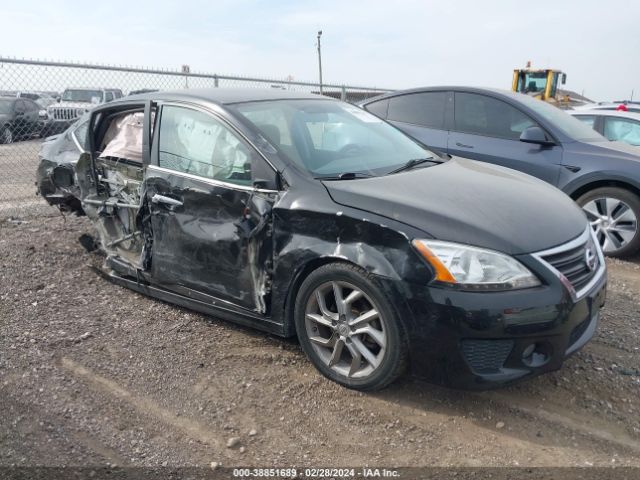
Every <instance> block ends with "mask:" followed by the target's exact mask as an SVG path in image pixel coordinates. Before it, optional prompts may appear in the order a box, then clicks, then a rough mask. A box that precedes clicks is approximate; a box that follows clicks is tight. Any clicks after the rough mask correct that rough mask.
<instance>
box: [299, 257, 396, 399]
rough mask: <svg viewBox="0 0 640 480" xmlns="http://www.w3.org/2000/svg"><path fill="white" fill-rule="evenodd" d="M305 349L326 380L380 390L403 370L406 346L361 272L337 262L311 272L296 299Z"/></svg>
mask: <svg viewBox="0 0 640 480" xmlns="http://www.w3.org/2000/svg"><path fill="white" fill-rule="evenodd" d="M295 322H296V330H297V333H298V338H299V340H300V344H301V346H302V349H303V350H304V352H305V353H306V354H307V356H308V357H309V359H310V360H311V362H312V363H313V364H314V365H315V367H316V368H317V369H318V370H319V371H320V372H321V373H322V374H323V375H325V376H326V377H327V378H329V379H331V380H333V381H335V382H337V383H339V384H341V385H344V386H345V387H348V388H353V389H356V390H379V389H381V388H384V387H385V386H387V385H388V384H389V383H391V382H393V381H394V380H395V379H396V378H397V377H398V376H399V375H400V374H401V373H402V372H403V370H404V368H405V365H406V360H407V345H406V343H407V342H406V339H405V336H404V333H403V332H404V330H403V329H402V327H401V325H400V324H399V321H398V318H397V315H396V313H395V309H394V308H393V307H392V305H391V302H390V301H389V300H388V299H387V297H386V295H385V294H384V292H383V290H382V289H381V288H380V286H378V285H377V284H376V282H375V281H374V280H373V279H372V278H370V276H368V275H367V273H366V272H365V271H364V270H362V269H361V268H359V267H356V266H354V265H348V264H341V263H332V264H328V265H324V266H322V267H320V268H318V269H317V270H315V271H314V272H312V273H311V274H310V275H309V276H308V277H307V278H306V279H305V281H304V282H303V283H302V285H301V287H300V290H299V292H298V295H297V298H296V305H295Z"/></svg>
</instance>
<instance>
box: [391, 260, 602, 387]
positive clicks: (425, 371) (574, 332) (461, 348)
mask: <svg viewBox="0 0 640 480" xmlns="http://www.w3.org/2000/svg"><path fill="white" fill-rule="evenodd" d="M597 275H598V278H597V280H596V281H594V283H593V285H592V286H591V288H590V289H589V291H588V292H586V293H585V294H584V295H583V296H581V297H580V298H579V299H576V298H575V297H574V296H572V294H571V292H570V291H569V290H567V288H566V287H565V286H564V285H563V284H562V282H561V281H560V280H559V279H558V278H557V277H554V275H549V276H548V277H547V278H545V279H544V280H545V284H544V285H543V286H541V287H537V288H531V289H525V290H516V291H510V292H493V293H486V292H485V293H479V292H464V291H455V290H451V289H446V288H439V287H433V286H429V287H426V288H425V287H424V286H414V285H412V286H409V287H407V286H406V285H405V291H404V295H403V296H404V297H405V298H406V299H407V301H406V309H407V311H406V312H405V316H404V318H405V319H407V318H408V319H410V320H409V321H406V322H405V327H406V328H407V330H408V334H409V335H408V337H409V343H410V357H411V367H412V373H413V374H414V375H416V376H418V377H422V378H425V379H427V380H429V381H431V382H434V383H439V384H444V385H447V386H451V387H455V388H463V389H487V388H492V387H496V386H501V385H505V384H508V383H511V382H514V381H517V380H521V379H524V378H529V377H533V376H536V375H539V374H541V373H545V372H549V371H553V370H557V369H559V368H560V367H561V366H562V363H563V362H564V360H565V359H566V358H567V357H569V356H570V355H572V354H573V353H575V352H576V351H578V350H579V349H580V348H582V347H583V346H584V345H585V344H586V343H587V342H588V341H589V340H590V339H591V338H592V337H593V335H594V333H595V331H596V328H597V325H598V322H599V318H600V309H601V307H602V306H603V305H604V303H605V298H606V284H607V275H606V267H605V266H604V265H602V268H601V270H600V271H599V272H598V274H597ZM407 288H408V289H409V291H407V290H406V289H407Z"/></svg>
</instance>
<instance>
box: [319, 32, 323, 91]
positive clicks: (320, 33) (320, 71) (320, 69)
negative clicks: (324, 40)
mask: <svg viewBox="0 0 640 480" xmlns="http://www.w3.org/2000/svg"><path fill="white" fill-rule="evenodd" d="M321 36H322V30H318V71H319V73H320V95H322V50H321V49H320V37H321Z"/></svg>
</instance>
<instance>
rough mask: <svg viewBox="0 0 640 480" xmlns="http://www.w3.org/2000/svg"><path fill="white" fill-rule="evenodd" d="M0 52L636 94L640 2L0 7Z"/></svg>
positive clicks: (115, 0)
mask: <svg viewBox="0 0 640 480" xmlns="http://www.w3.org/2000/svg"><path fill="white" fill-rule="evenodd" d="M0 12H1V14H0V19H1V20H0V55H2V56H5V55H6V56H16V57H28V58H38V59H42V58H47V59H55V60H74V61H90V62H97V63H115V64H129V65H138V66H149V67H170V68H179V67H180V65H182V64H189V65H190V66H191V70H192V71H202V72H212V73H213V72H215V73H219V74H224V73H226V74H239V75H252V76H268V77H273V78H285V77H287V76H288V75H292V76H293V77H294V78H295V79H296V80H310V81H316V80H317V55H316V49H315V43H316V38H315V37H316V32H317V30H318V29H322V31H323V36H322V54H323V69H324V79H325V81H326V82H330V83H339V84H342V83H347V84H349V83H351V84H357V85H366V86H378V87H389V88H410V87H416V86H427V85H443V84H449V85H477V86H489V87H497V88H507V89H508V88H510V84H511V76H512V70H513V68H514V67H518V66H524V65H525V63H526V62H527V60H531V61H532V63H533V66H538V67H547V66H550V67H554V68H560V69H562V70H563V71H564V72H566V73H567V76H568V78H567V84H566V88H569V89H571V90H574V91H576V92H578V93H582V92H584V94H585V95H586V96H588V97H591V98H593V99H594V100H612V99H620V98H629V96H630V95H631V90H632V89H634V90H635V98H638V99H640V29H639V27H638V25H640V23H639V20H640V2H637V1H629V0H627V1H618V0H606V1H603V0H582V1H578V0H573V1H568V0H567V1H559V0H555V1H547V0H537V1H535V2H522V1H492V0H487V1H482V2H481V1H476V0H456V1H447V0H442V1H428V0H422V1H412V0H394V1H390V0H386V1H379V0H368V1H348V0H343V1H339V0H323V1H294V0H272V1H266V0H265V1H255V0H254V1H250V0H233V1H231V0H229V1H228V0H211V1H205V0H181V1H180V2H163V1H162V0H157V1H154V2H146V1H135V0H134V1H120V0H110V1H96V2H88V1H86V0H85V1H82V2H79V1H71V0H69V1H59V2H56V1H54V0H49V1H48V2H42V1H41V0H38V1H35V0H20V1H6V2H4V4H3V6H2V7H1V9H0Z"/></svg>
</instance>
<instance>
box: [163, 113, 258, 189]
mask: <svg viewBox="0 0 640 480" xmlns="http://www.w3.org/2000/svg"><path fill="white" fill-rule="evenodd" d="M159 135H160V136H159V141H158V145H159V149H158V165H159V166H160V167H163V168H169V169H171V170H175V171H178V172H183V173H188V174H192V175H197V176H200V177H204V178H210V179H215V180H220V181H224V182H228V183H234V184H238V185H245V186H248V185H251V183H252V174H251V164H252V157H253V155H254V154H253V153H252V151H251V150H250V149H249V147H248V146H246V145H245V144H244V142H243V141H242V140H241V139H240V138H239V137H238V136H237V135H236V134H235V133H234V132H233V131H232V130H231V129H230V128H229V127H227V126H226V125H225V124H224V123H223V122H222V121H220V120H218V119H216V118H215V117H213V116H212V115H210V114H207V113H204V112H200V111H198V110H193V109H189V108H184V107H176V106H171V105H167V106H165V107H163V108H162V115H161V118H160V127H159Z"/></svg>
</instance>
